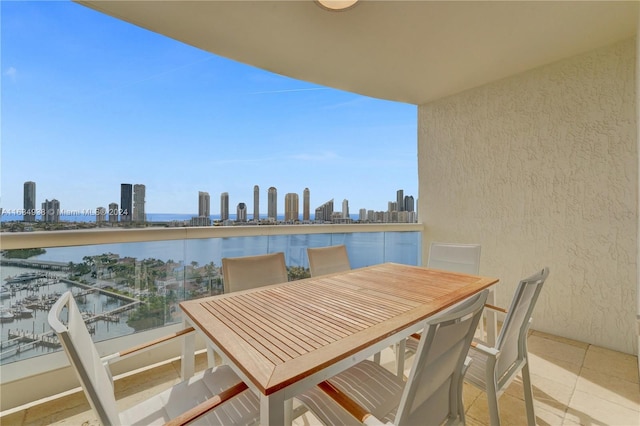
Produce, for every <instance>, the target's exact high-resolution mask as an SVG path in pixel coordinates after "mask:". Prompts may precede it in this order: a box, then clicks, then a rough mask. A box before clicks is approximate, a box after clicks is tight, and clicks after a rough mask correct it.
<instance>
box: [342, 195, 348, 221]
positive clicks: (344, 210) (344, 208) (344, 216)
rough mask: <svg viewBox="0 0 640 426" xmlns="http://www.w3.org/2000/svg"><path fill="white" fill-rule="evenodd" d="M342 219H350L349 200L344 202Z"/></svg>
mask: <svg viewBox="0 0 640 426" xmlns="http://www.w3.org/2000/svg"><path fill="white" fill-rule="evenodd" d="M342 218H343V219H348V218H349V200H347V199H346V198H345V199H344V200H342Z"/></svg>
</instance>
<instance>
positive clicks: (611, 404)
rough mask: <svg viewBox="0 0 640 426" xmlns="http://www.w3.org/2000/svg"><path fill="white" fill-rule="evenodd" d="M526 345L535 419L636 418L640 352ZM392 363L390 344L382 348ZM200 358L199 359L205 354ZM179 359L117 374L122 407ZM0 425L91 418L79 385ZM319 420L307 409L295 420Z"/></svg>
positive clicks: (534, 340) (476, 413) (507, 400)
mask: <svg viewBox="0 0 640 426" xmlns="http://www.w3.org/2000/svg"><path fill="white" fill-rule="evenodd" d="M529 353H530V359H531V373H532V382H533V388H534V398H535V409H536V417H537V423H538V424H540V425H621V426H622V425H625V426H626V425H629V426H635V425H640V382H639V380H638V358H637V357H635V356H632V355H627V354H623V353H620V352H615V351H611V350H608V349H604V348H601V347H597V346H593V345H589V344H586V343H581V342H576V341H573V340H568V339H563V338H560V337H557V336H553V335H549V334H544V333H539V332H535V331H534V332H532V333H531V335H530V336H529ZM383 362H384V364H385V365H386V366H387V367H388V368H390V369H393V368H394V367H393V365H394V364H393V352H392V351H391V350H387V351H385V352H384V353H383ZM198 365H199V366H200V367H201V368H203V367H204V366H205V358H204V356H200V357H199V358H198ZM179 371H180V365H179V362H174V363H171V364H166V365H160V366H156V367H155V368H153V369H152V370H151V371H147V372H145V373H144V374H136V375H130V376H127V377H123V378H119V379H118V380H117V381H116V394H117V397H118V401H119V404H121V408H126V407H128V406H131V405H133V404H135V403H136V402H137V401H140V400H141V399H145V397H146V396H147V395H150V394H153V393H156V392H158V391H160V390H162V389H165V388H167V387H169V386H170V385H172V384H173V383H177V381H178V380H179ZM499 404H500V418H501V420H502V424H503V425H524V424H526V415H525V407H524V397H523V394H522V383H521V382H520V380H518V379H516V380H515V381H514V382H513V383H512V384H511V386H510V387H509V388H508V389H507V391H506V392H505V394H504V395H502V397H501V398H500V400H499ZM464 405H465V407H466V417H467V418H466V420H467V424H469V425H472V426H475V425H487V424H488V411H487V399H486V396H485V395H484V394H483V393H482V392H480V391H478V390H476V389H475V388H473V387H471V386H468V385H465V389H464ZM0 424H1V425H6V426H10V425H29V426H35V425H83V426H84V425H87V426H88V425H97V424H98V422H97V420H96V418H95V416H94V415H93V413H92V412H91V410H90V408H89V405H88V403H87V402H86V399H85V398H84V395H83V394H82V393H81V392H70V393H68V394H67V395H65V396H63V397H60V398H56V399H51V400H49V401H41V402H39V403H38V404H34V405H33V406H29V407H25V408H24V409H20V410H14V411H8V412H6V413H2V414H1V417H0ZM317 424H319V423H318V421H317V419H315V418H314V417H313V416H312V415H311V414H309V413H307V414H305V415H303V416H302V417H299V418H298V419H296V421H295V425H296V426H301V425H317Z"/></svg>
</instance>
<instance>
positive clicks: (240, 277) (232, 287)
mask: <svg viewBox="0 0 640 426" xmlns="http://www.w3.org/2000/svg"><path fill="white" fill-rule="evenodd" d="M288 277H289V276H288V274H287V265H286V264H285V261H284V253H282V252H278V253H269V254H261V255H257V256H243V257H225V258H223V259H222V278H223V282H224V292H225V293H230V292H232V291H240V290H248V289H251V288H256V287H262V286H264V285H270V284H278V283H283V282H286V281H288Z"/></svg>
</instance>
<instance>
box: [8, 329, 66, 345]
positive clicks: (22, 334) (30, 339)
mask: <svg viewBox="0 0 640 426" xmlns="http://www.w3.org/2000/svg"><path fill="white" fill-rule="evenodd" d="M9 340H10V341H11V340H15V341H17V342H20V343H34V344H35V345H36V346H44V347H46V348H59V347H60V346H61V345H60V342H59V341H58V338H57V337H56V336H55V335H53V332H48V333H42V334H36V333H31V332H28V331H25V330H9Z"/></svg>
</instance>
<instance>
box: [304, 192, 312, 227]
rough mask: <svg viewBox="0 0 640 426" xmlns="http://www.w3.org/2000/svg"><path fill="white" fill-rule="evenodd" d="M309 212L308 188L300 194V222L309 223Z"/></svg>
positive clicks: (309, 197)
mask: <svg viewBox="0 0 640 426" xmlns="http://www.w3.org/2000/svg"><path fill="white" fill-rule="evenodd" d="M310 210H311V193H310V192H309V188H305V189H304V191H303V192H302V220H304V221H309V220H310V217H311V216H310Z"/></svg>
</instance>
